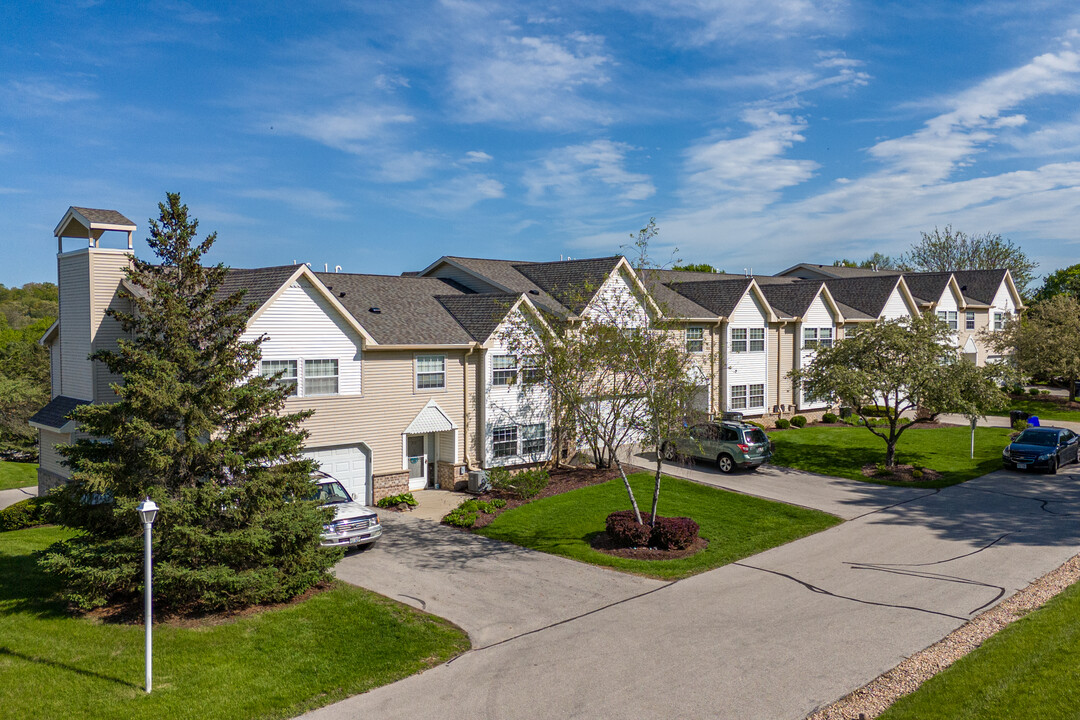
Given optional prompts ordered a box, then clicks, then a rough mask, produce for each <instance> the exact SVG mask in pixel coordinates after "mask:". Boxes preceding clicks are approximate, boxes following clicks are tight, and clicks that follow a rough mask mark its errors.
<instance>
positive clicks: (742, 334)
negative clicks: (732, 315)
mask: <svg viewBox="0 0 1080 720" xmlns="http://www.w3.org/2000/svg"><path fill="white" fill-rule="evenodd" d="M731 352H733V353H741V352H746V328H731Z"/></svg>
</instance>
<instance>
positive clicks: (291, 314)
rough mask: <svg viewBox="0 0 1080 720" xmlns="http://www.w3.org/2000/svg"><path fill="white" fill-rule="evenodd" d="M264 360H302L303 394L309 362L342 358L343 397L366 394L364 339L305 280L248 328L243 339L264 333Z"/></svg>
mask: <svg viewBox="0 0 1080 720" xmlns="http://www.w3.org/2000/svg"><path fill="white" fill-rule="evenodd" d="M264 334H265V335H266V336H267V340H266V341H265V342H264V343H263V345H262V357H263V359H264V360H297V361H298V363H297V374H298V376H299V378H298V384H299V385H300V394H301V395H304V394H305V391H304V378H303V375H304V368H303V361H304V360H321V359H334V360H337V361H338V395H360V394H361V390H362V377H361V350H360V348H361V339H360V336H359V334H358V333H357V332H356V331H355V330H354V329H353V328H352V327H350V326H349V325H348V323H346V321H345V319H344V318H342V317H341V315H340V314H339V313H338V311H337V310H335V309H334V308H333V306H331V305H330V303H329V302H328V301H327V300H326V298H324V297H323V296H322V294H321V293H319V292H318V291H317V290H316V289H315V288H314V287H313V286H312V284H311V283H310V281H308V280H307V279H305V278H301V279H300V281H299V282H297V283H294V284H293V285H292V286H290V287H288V288H286V289H285V291H284V292H283V293H282V294H281V295H279V296H278V297H277V298H276V299H275V300H274V301H273V303H272V304H271V305H270V307H268V308H267V309H266V310H264V311H263V313H262V314H261V315H260V316H259V317H258V318H256V319H255V321H254V322H253V323H251V324H250V325H249V326H248V329H247V331H246V332H245V333H244V336H243V339H244V340H247V341H250V340H254V339H255V338H258V337H259V336H261V335H264Z"/></svg>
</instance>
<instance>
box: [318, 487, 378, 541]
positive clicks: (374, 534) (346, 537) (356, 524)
mask: <svg viewBox="0 0 1080 720" xmlns="http://www.w3.org/2000/svg"><path fill="white" fill-rule="evenodd" d="M311 477H312V479H313V480H314V481H315V482H316V483H317V487H318V491H317V495H316V496H315V499H316V500H318V501H319V502H320V503H322V505H323V507H332V508H334V520H333V521H332V522H330V523H329V524H327V525H324V526H323V541H322V544H323V545H331V546H334V547H344V548H345V549H346V550H347V549H348V548H352V547H359V546H361V545H370V544H371V543H373V542H375V541H376V540H378V539H379V538H380V537H381V536H382V525H380V524H379V515H378V513H376V512H375V511H374V510H371V509H370V508H368V507H367V506H366V505H364V504H362V503H358V502H356V501H355V500H353V499H352V496H351V495H349V491H348V490H346V489H345V488H344V487H343V486H342V484H341V483H340V482H338V481H337V480H335V479H334V478H332V477H331V476H329V475H327V474H326V473H324V472H322V471H321V470H316V471H315V472H314V473H312V475H311Z"/></svg>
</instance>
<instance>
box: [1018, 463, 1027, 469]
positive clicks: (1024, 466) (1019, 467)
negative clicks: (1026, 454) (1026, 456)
mask: <svg viewBox="0 0 1080 720" xmlns="http://www.w3.org/2000/svg"><path fill="white" fill-rule="evenodd" d="M1026 468H1027V463H1016V469H1017V470H1024V469H1026Z"/></svg>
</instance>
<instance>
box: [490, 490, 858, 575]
mask: <svg viewBox="0 0 1080 720" xmlns="http://www.w3.org/2000/svg"><path fill="white" fill-rule="evenodd" d="M630 480H631V487H633V488H634V493H635V494H636V495H637V497H638V501H639V502H640V503H643V504H644V507H643V508H642V510H643V512H644V511H647V510H648V509H649V507H650V505H649V503H651V500H652V487H653V485H652V475H650V474H648V473H637V474H635V475H632V476H631V478H630ZM629 507H630V501H629V498H628V496H627V494H626V488H625V487H624V485H623V483H622V480H621V479H619V478H616V479H614V480H610V481H608V482H606V483H603V484H601V485H593V486H590V487H584V488H579V489H577V490H572V491H570V492H568V493H563V494H561V495H554V496H552V497H547V498H543V499H541V500H535V501H533V502H531V503H528V504H526V505H522V506H520V507H517V508H514V509H513V510H509V511H507V512H505V513H503V514H502V515H500V516H499V517H497V518H496V519H495V521H494V522H492V523H491V524H490V525H488V526H486V527H484V528H482V529H481V530H479V531H477V532H479V533H480V534H482V535H485V536H487V537H490V538H494V539H496V540H504V541H506V542H511V543H514V544H516V545H522V546H524V547H528V548H533V549H534V550H540V551H542V552H547V553H552V554H553V555H562V556H564V557H568V558H573V559H574V560H580V561H582V562H587V563H592V564H594V565H604V566H607V567H612V568H616V569H618V570H624V571H627V572H632V573H637V574H640V575H648V576H651V577H657V578H663V579H669V580H675V579H679V578H684V577H687V576H689V575H695V574H697V573H700V572H704V571H705V570H711V569H713V568H715V567H719V566H721V565H726V564H728V563H730V562H734V561H735V560H738V559H740V558H744V557H747V556H749V555H753V554H755V553H759V552H761V551H762V550H767V549H769V548H771V547H775V546H777V545H783V544H784V543H787V542H791V541H792V540H795V539H798V538H801V537H804V536H806V535H810V534H812V533H815V532H818V531H820V530H824V529H826V528H829V527H832V526H833V525H836V524H837V523H839V522H840V519H839V518H837V517H835V516H833V515H828V514H826V513H823V512H818V511H816V510H807V509H805V508H800V507H795V506H792V505H785V504H783V503H778V502H771V501H769V500H762V499H760V498H753V497H749V496H747V495H739V494H738V493H732V492H727V491H724V490H717V489H715V488H711V487H707V486H704V485H698V484H697V483H692V482H689V481H687V480H679V479H677V478H669V477H665V478H664V479H663V480H662V483H661V490H660V505H659V509H658V514H660V515H664V516H668V517H676V516H685V517H690V518H693V519H694V520H695V521H696V522H697V523H698V525H700V526H701V536H702V537H704V538H706V539H707V540H708V541H709V546H708V547H707V548H706V549H705V550H703V551H701V552H699V553H697V554H696V555H693V556H691V557H688V558H681V559H677V560H652V561H650V560H633V559H627V558H619V557H613V556H611V555H607V554H605V553H602V552H600V551H598V550H594V549H593V548H592V546H591V545H590V540H591V539H592V538H593V537H594V536H595V535H596V534H598V533H600V532H603V530H604V520H605V518H607V516H608V515H609V514H610V513H612V512H614V511H616V510H624V509H627V508H629Z"/></svg>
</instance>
